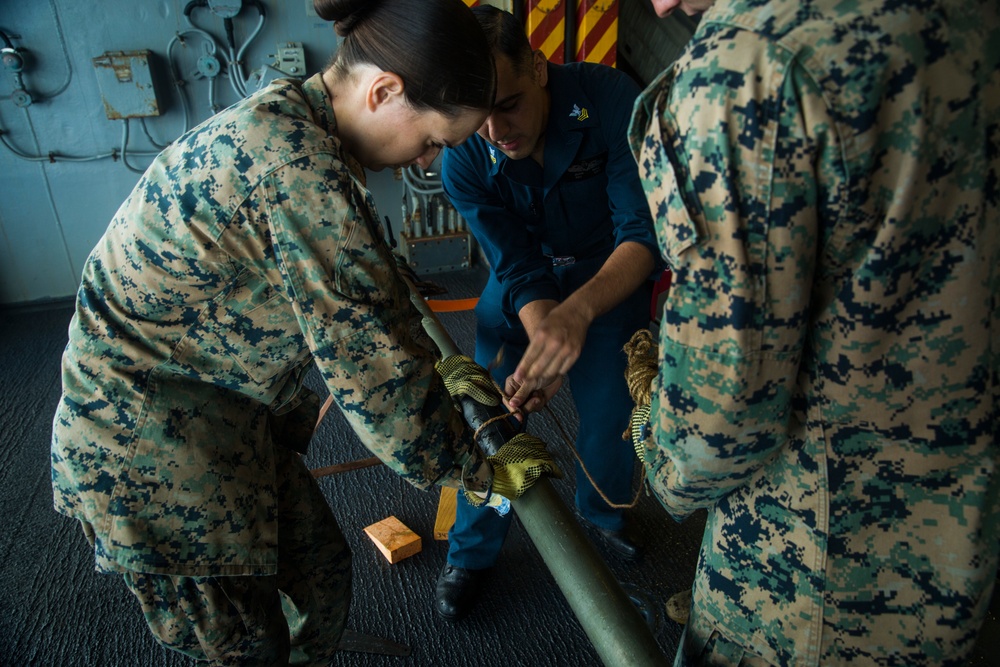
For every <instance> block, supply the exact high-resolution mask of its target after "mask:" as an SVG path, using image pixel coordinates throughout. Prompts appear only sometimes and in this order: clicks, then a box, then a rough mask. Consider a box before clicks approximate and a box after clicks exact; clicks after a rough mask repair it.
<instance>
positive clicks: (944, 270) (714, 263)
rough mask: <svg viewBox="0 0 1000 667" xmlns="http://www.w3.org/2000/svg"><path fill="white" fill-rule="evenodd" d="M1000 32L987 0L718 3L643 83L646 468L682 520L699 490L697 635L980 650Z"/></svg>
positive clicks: (805, 660) (992, 451)
mask: <svg viewBox="0 0 1000 667" xmlns="http://www.w3.org/2000/svg"><path fill="white" fill-rule="evenodd" d="M997 44H1000V22H998V6H997V3H996V2H994V0H981V1H979V2H968V1H967V0H961V1H954V2H952V1H945V0H941V1H938V0H928V1H922V2H903V3H900V2H890V1H889V0H860V1H859V2H853V3H844V2H840V1H839V0H772V1H766V0H743V1H739V0H736V1H732V2H728V1H725V0H720V1H719V2H717V3H716V5H715V6H714V7H713V8H712V9H711V10H709V11H708V12H707V13H706V14H705V15H704V16H703V18H702V20H701V22H700V25H699V28H698V31H697V33H696V34H695V35H694V37H693V39H692V41H691V42H690V43H689V44H688V46H687V47H686V49H685V51H684V53H683V54H682V56H681V57H680V58H679V59H678V61H677V62H675V63H674V64H673V66H672V67H671V68H670V69H668V70H667V71H666V72H664V73H663V74H662V75H661V76H660V77H659V78H658V79H657V80H656V81H655V82H654V83H653V84H652V85H651V86H650V87H649V88H648V89H647V90H646V91H645V92H644V93H643V95H642V97H641V98H640V99H639V100H638V101H637V103H636V107H635V113H634V117H633V122H632V126H631V128H630V140H631V142H632V147H633V152H634V154H635V156H636V160H637V162H638V164H639V171H640V175H641V177H642V179H643V186H644V188H645V190H646V193H647V197H648V200H649V203H650V207H651V210H652V212H653V215H654V220H655V226H656V231H657V238H658V242H659V245H660V249H661V251H662V252H663V254H664V257H665V258H666V259H667V260H668V262H669V263H670V265H671V267H672V268H673V271H674V282H673V285H672V287H671V291H670V294H669V297H668V300H667V302H666V304H665V312H664V314H663V315H664V317H663V325H662V329H661V333H660V371H659V376H658V378H657V379H656V380H655V381H654V386H653V402H652V414H653V418H652V420H651V421H652V434H653V437H652V438H650V439H648V440H647V441H646V443H645V447H646V448H645V457H646V466H647V476H648V479H649V481H650V484H651V485H652V487H653V489H654V490H655V493H656V494H657V496H658V497H659V498H660V500H661V501H662V503H663V505H664V506H665V507H666V508H667V510H668V511H669V512H670V513H671V514H672V515H673V516H674V517H675V518H678V519H680V518H682V517H684V516H686V515H688V514H689V513H690V512H692V511H694V510H696V509H699V508H707V509H708V523H707V527H706V533H705V539H704V542H703V545H702V550H701V555H700V562H699V567H698V574H697V577H696V582H695V599H694V606H693V614H692V617H691V623H690V625H689V626H688V630H689V633H691V634H692V635H696V636H701V637H707V635H709V634H711V631H712V630H713V629H716V630H719V631H720V632H721V633H722V634H723V635H726V636H729V637H732V638H735V640H736V641H737V642H738V643H739V644H741V645H742V646H744V647H747V649H748V650H749V651H752V652H754V653H757V654H759V655H760V656H761V657H763V658H765V659H766V660H768V661H770V662H771V663H773V664H781V665H815V664H820V663H822V664H847V663H854V664H882V665H887V664H896V665H923V664H935V665H943V664H963V656H964V655H965V654H966V652H968V651H969V650H970V649H971V648H972V645H973V643H974V641H975V638H976V633H977V630H978V628H979V625H980V623H981V622H982V620H983V618H984V614H985V612H986V610H987V607H988V604H989V600H990V592H991V590H992V586H993V582H994V579H995V577H996V570H997V551H998V533H997V519H998V517H1000V507H998V505H997V493H998V477H997V473H996V467H997V463H998V442H997V440H998V414H1000V399H998V391H1000V390H998V382H1000V303H998V300H1000V272H998V266H1000V245H998V232H1000V208H998V204H1000V180H998V177H1000V49H998V48H997ZM679 660H680V659H679ZM734 662H738V660H736V661H734ZM685 664H686V663H685Z"/></svg>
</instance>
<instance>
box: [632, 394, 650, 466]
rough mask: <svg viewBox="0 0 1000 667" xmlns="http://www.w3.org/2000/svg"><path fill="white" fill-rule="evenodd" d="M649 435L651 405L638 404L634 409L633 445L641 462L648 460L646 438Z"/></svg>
mask: <svg viewBox="0 0 1000 667" xmlns="http://www.w3.org/2000/svg"><path fill="white" fill-rule="evenodd" d="M648 437H649V405H648V404H647V405H639V406H636V408H635V410H633V411H632V447H634V448H635V455H636V456H638V457H639V461H640V462H641V463H645V462H646V447H645V442H646V438H648Z"/></svg>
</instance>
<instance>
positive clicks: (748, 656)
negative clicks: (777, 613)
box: [674, 614, 774, 667]
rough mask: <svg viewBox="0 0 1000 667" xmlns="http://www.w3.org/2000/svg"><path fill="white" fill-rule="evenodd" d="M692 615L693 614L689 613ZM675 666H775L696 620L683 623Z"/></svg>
mask: <svg viewBox="0 0 1000 667" xmlns="http://www.w3.org/2000/svg"><path fill="white" fill-rule="evenodd" d="M692 617H694V614H692ZM674 667H774V666H773V665H772V664H771V663H769V662H768V661H766V660H764V659H763V658H761V657H760V656H757V655H755V654H754V653H752V652H751V651H749V650H748V649H746V648H744V647H743V646H740V645H739V644H737V643H736V642H734V641H732V640H730V639H728V638H727V637H726V636H725V635H723V634H722V633H721V632H719V631H718V630H716V629H715V628H714V627H705V626H701V625H700V624H699V623H697V621H696V620H695V622H691V620H690V619H689V622H688V623H687V624H686V625H685V626H684V632H683V633H682V634H681V641H680V647H679V648H678V650H677V655H676V657H675V658H674Z"/></svg>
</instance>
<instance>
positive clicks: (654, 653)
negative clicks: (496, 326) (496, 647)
mask: <svg viewBox="0 0 1000 667" xmlns="http://www.w3.org/2000/svg"><path fill="white" fill-rule="evenodd" d="M410 291H411V299H412V301H413V303H414V305H416V307H417V309H418V310H420V312H421V313H422V314H423V316H424V320H423V325H424V328H425V329H426V330H427V333H428V334H429V335H430V336H431V338H432V339H433V340H434V342H435V343H437V346H438V348H439V349H440V350H441V353H442V354H443V355H444V356H446V357H447V356H451V355H454V354H461V351H460V350H459V349H458V347H457V346H456V345H455V343H454V341H452V339H451V337H450V336H449V335H448V332H447V331H446V330H445V328H444V326H442V325H441V322H440V321H439V320H438V319H437V317H436V316H435V315H434V313H433V312H432V311H431V309H430V307H429V306H428V305H427V302H426V301H424V299H423V297H421V296H420V294H419V292H417V290H416V289H415V288H414V287H413V285H412V284H410ZM622 381H623V382H624V379H623V380H622ZM459 402H460V403H461V404H462V410H463V413H464V415H465V419H466V421H467V422H468V423H469V426H470V427H472V428H473V429H476V428H479V427H480V426H481V425H482V424H483V423H484V422H486V421H487V420H488V419H490V418H491V417H494V416H497V415H501V414H505V413H506V409H505V408H504V407H503V406H502V405H501V406H498V407H496V408H489V407H487V406H483V405H482V404H480V403H477V402H476V401H474V400H472V399H467V398H466V397H463V399H462V400H460V401H459ZM514 432H515V431H514V427H513V426H512V425H511V424H510V421H509V420H506V419H504V420H498V421H496V422H494V423H492V424H490V425H489V426H487V427H486V429H484V430H483V433H481V434H480V441H479V442H480V446H481V447H482V449H483V451H484V452H485V453H486V454H487V455H490V454H494V453H495V452H496V450H497V449H499V447H500V445H502V444H503V443H504V442H506V441H507V440H508V439H510V437H511V436H512V435H513V434H514ZM511 506H512V507H513V508H514V510H515V511H516V512H517V516H518V518H519V519H520V520H521V524H522V525H523V526H524V529H525V531H527V533H528V537H530V538H531V541H532V542H533V543H534V545H535V548H536V549H538V552H539V554H541V556H542V560H543V561H545V565H546V566H547V567H548V568H549V572H550V573H551V574H552V576H553V578H554V579H555V580H556V584H557V585H558V586H559V589H560V590H561V591H562V592H563V595H564V596H565V597H566V600H567V601H568V602H569V606H570V608H571V609H572V610H573V613H574V614H575V615H576V618H577V620H578V621H579V622H580V625H581V626H582V627H583V630H584V632H586V633H587V637H589V638H590V641H591V643H592V644H593V645H594V648H595V649H596V650H597V653H598V655H599V656H600V658H601V661H602V662H603V663H604V665H606V667H644V666H646V665H650V666H653V665H666V664H667V659H666V657H665V656H664V655H663V652H662V651H661V650H660V647H659V646H658V645H657V643H656V639H655V638H654V637H653V633H652V632H651V631H650V629H649V626H648V625H647V624H646V621H645V619H644V618H643V617H642V614H640V613H639V610H638V609H637V608H636V606H635V604H634V603H633V602H632V600H631V599H629V597H628V595H626V594H625V592H624V591H623V590H622V587H621V585H620V584H619V583H618V580H617V579H615V577H614V575H612V574H611V571H610V570H609V569H608V566H607V564H606V563H605V562H604V561H603V560H602V559H601V557H600V556H599V555H598V553H597V551H596V550H595V549H594V546H593V545H592V544H591V543H590V541H589V540H588V539H587V537H586V535H584V533H583V530H582V529H581V528H580V525H579V524H578V523H577V521H576V519H575V518H574V517H573V515H572V514H571V513H570V511H569V509H568V508H567V507H566V504H565V503H563V502H562V499H560V498H559V496H558V495H557V494H556V492H555V490H554V489H553V488H552V484H551V483H550V482H549V480H548V479H547V478H544V477H543V478H541V479H540V480H538V481H537V482H535V483H534V484H533V485H532V486H531V488H529V489H528V490H527V491H526V492H525V493H524V495H523V496H521V497H520V498H519V499H517V500H514V501H512V502H511Z"/></svg>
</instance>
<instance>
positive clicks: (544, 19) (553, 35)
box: [524, 0, 566, 64]
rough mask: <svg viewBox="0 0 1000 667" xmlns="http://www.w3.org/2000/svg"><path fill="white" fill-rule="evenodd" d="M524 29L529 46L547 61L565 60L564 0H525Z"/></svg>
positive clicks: (561, 61)
mask: <svg viewBox="0 0 1000 667" xmlns="http://www.w3.org/2000/svg"><path fill="white" fill-rule="evenodd" d="M524 29H525V31H526V32H527V33H528V41H529V42H531V48H532V49H535V50H541V52H542V53H544V54H545V57H546V58H547V59H548V60H549V62H553V63H560V64H561V63H564V62H566V54H565V53H564V52H565V50H566V3H565V2H564V0H526V2H525V12H524Z"/></svg>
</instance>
